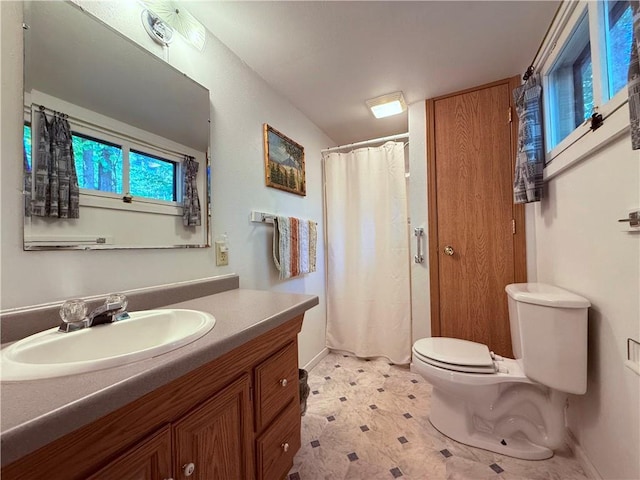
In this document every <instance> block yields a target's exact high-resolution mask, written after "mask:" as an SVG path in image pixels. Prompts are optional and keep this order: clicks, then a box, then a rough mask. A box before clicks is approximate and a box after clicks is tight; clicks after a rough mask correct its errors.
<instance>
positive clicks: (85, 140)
mask: <svg viewBox="0 0 640 480" xmlns="http://www.w3.org/2000/svg"><path fill="white" fill-rule="evenodd" d="M71 138H72V140H73V158H74V161H75V164H76V174H77V175H78V185H79V186H80V188H86V189H89V190H100V191H102V192H113V193H118V194H120V193H122V148H121V147H119V146H118V145H114V144H112V143H107V142H104V141H102V140H98V139H96V138H91V137H87V136H84V135H79V134H77V133H73V134H72V136H71Z"/></svg>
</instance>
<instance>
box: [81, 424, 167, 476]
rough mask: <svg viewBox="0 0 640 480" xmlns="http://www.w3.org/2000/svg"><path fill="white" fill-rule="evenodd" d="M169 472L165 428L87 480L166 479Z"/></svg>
mask: <svg viewBox="0 0 640 480" xmlns="http://www.w3.org/2000/svg"><path fill="white" fill-rule="evenodd" d="M171 472H172V468H171V429H170V428H169V426H166V427H164V428H163V429H162V430H160V431H159V432H158V433H157V434H155V435H153V436H152V437H151V438H149V439H148V440H145V441H143V442H142V443H140V444H139V445H138V446H137V447H135V448H132V449H131V451H130V452H127V453H126V454H124V455H122V456H121V457H119V458H117V459H116V460H114V461H112V462H111V463H109V464H108V465H107V466H106V467H104V468H103V469H102V470H100V471H99V472H98V473H95V474H94V475H91V476H90V477H89V478H88V479H87V480H113V479H116V478H117V479H118V480H150V479H165V478H167V479H168V478H171Z"/></svg>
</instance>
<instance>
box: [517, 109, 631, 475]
mask: <svg viewBox="0 0 640 480" xmlns="http://www.w3.org/2000/svg"><path fill="white" fill-rule="evenodd" d="M624 115H625V116H626V117H621V118H622V119H623V120H625V119H626V121H627V122H628V107H627V106H626V105H625V107H624ZM605 127H606V125H605ZM605 127H602V128H603V129H604V128H605ZM568 156H569V159H570V157H571V152H570V151H569V152H568ZM565 160H566V159H565ZM554 161H555V160H554ZM633 207H640V152H638V151H635V152H634V151H632V150H631V140H630V135H629V133H628V130H627V132H626V133H625V134H623V135H622V136H621V137H619V138H618V139H617V140H615V141H613V142H612V143H610V144H609V145H607V146H606V147H605V148H604V149H602V150H600V151H597V152H595V153H592V154H591V155H589V156H587V157H586V158H584V159H583V160H582V161H581V162H580V163H578V164H577V165H574V166H572V167H571V168H569V169H568V170H565V171H564V172H563V173H560V174H559V175H557V176H556V177H554V178H552V179H551V180H550V181H548V182H547V184H546V192H545V198H544V200H543V201H542V202H541V203H540V204H538V205H536V207H535V212H534V215H535V228H536V232H535V233H536V241H535V245H529V248H533V249H535V252H536V257H537V273H538V280H539V281H541V282H547V283H552V284H556V285H559V286H562V287H565V288H567V289H569V290H572V291H574V292H577V293H579V294H580V295H583V296H584V297H586V298H588V299H589V300H590V301H591V304H592V306H591V308H590V310H589V377H588V378H589V383H588V389H587V393H586V395H584V396H572V397H571V398H570V406H569V409H568V419H569V428H570V430H571V431H572V432H573V434H574V435H575V436H576V438H577V440H578V442H579V447H580V448H581V449H583V451H584V453H585V454H586V456H587V458H588V460H589V461H590V462H591V463H592V464H593V467H595V469H596V470H597V472H598V473H599V474H600V476H602V478H605V479H637V478H640V433H639V432H640V377H639V376H638V375H636V374H635V373H633V372H632V371H631V370H630V369H628V368H626V367H625V366H624V361H625V359H626V339H627V337H631V338H634V339H636V340H638V339H639V337H640V297H639V294H638V292H640V233H626V232H622V231H621V227H620V224H619V223H618V222H617V219H618V218H623V217H624V216H625V212H626V209H627V208H633Z"/></svg>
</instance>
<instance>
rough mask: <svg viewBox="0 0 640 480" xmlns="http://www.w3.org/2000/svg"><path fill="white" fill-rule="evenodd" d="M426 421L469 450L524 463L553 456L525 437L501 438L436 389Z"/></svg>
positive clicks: (453, 398)
mask: <svg viewBox="0 0 640 480" xmlns="http://www.w3.org/2000/svg"><path fill="white" fill-rule="evenodd" d="M463 412H466V415H465V414H464V413H463ZM429 421H430V422H431V424H432V425H433V426H434V427H435V428H436V430H438V431H439V432H440V433H442V434H443V435H446V436H447V437H449V438H452V439H453V440H456V441H457V442H460V443H463V444H465V445H469V446H472V447H477V448H482V449H484V450H489V451H490V452H495V453H499V454H502V455H507V456H509V457H514V458H520V459H523V460H545V459H547V458H551V457H552V456H553V450H550V449H549V448H546V447H543V446H541V445H537V444H535V443H532V442H530V441H528V440H527V439H526V438H520V437H510V438H504V437H502V436H501V435H499V434H498V433H496V432H493V431H491V430H492V428H491V426H490V425H488V423H487V422H485V421H483V420H482V419H481V418H480V417H477V416H475V415H474V413H472V412H471V411H469V406H468V405H467V404H466V403H465V401H464V400H462V399H460V398H459V397H456V396H454V395H447V394H446V393H445V392H443V391H442V390H440V389H437V388H434V389H433V393H432V397H431V413H430V415H429Z"/></svg>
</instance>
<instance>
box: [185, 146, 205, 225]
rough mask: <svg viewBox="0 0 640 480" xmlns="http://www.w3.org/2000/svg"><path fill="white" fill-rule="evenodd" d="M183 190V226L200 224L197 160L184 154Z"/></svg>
mask: <svg viewBox="0 0 640 480" xmlns="http://www.w3.org/2000/svg"><path fill="white" fill-rule="evenodd" d="M182 166H183V167H184V169H183V170H184V191H183V204H182V206H183V212H182V222H183V223H184V226H185V227H196V226H199V225H200V223H201V222H200V199H199V198H198V185H197V182H196V179H197V177H198V162H196V161H195V159H194V158H193V157H190V156H188V155H185V157H184V162H182Z"/></svg>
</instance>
